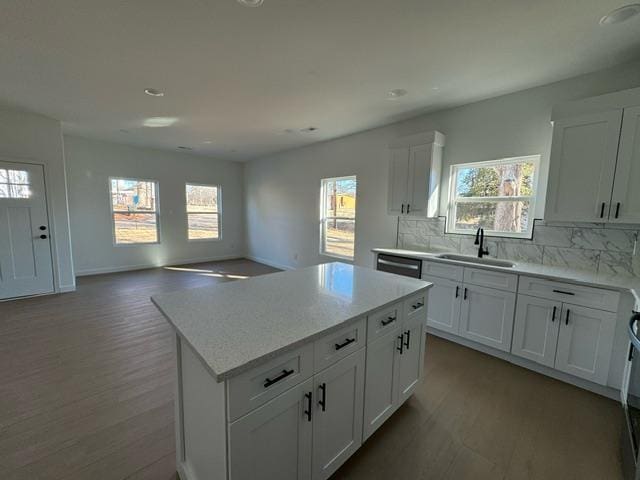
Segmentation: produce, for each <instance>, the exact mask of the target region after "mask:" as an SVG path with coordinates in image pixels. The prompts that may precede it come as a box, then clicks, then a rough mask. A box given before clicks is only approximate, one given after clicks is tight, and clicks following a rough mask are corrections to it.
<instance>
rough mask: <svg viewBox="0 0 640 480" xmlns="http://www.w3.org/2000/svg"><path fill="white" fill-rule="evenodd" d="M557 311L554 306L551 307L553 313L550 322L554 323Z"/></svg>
mask: <svg viewBox="0 0 640 480" xmlns="http://www.w3.org/2000/svg"><path fill="white" fill-rule="evenodd" d="M557 309H558V307H556V306H555V305H554V306H553V313H552V314H551V322H552V323H553V322H555V321H556V310H557Z"/></svg>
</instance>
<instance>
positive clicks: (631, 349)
mask: <svg viewBox="0 0 640 480" xmlns="http://www.w3.org/2000/svg"><path fill="white" fill-rule="evenodd" d="M631 360H633V345H629V354H628V355H627V361H629V362H630V361H631Z"/></svg>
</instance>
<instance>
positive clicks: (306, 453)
mask: <svg viewBox="0 0 640 480" xmlns="http://www.w3.org/2000/svg"><path fill="white" fill-rule="evenodd" d="M312 391H313V380H312V379H309V380H307V381H305V382H303V383H301V384H299V385H297V386H295V387H293V388H291V389H290V390H287V391H286V392H285V393H283V394H281V395H279V396H278V397H276V398H274V399H273V400H271V401H270V402H268V403H266V404H265V405H263V406H261V407H259V408H257V409H256V410H254V411H253V412H251V413H249V414H248V415H245V416H244V417H242V418H240V419H239V420H236V421H235V422H233V423H232V424H231V425H230V427H229V447H230V452H229V454H230V458H231V461H230V478H232V479H233V480H255V479H256V478H277V479H281V480H304V479H310V478H311V458H312V431H313V429H312V421H311V419H312V417H310V416H309V414H308V413H306V412H309V411H310V410H309V408H310V407H313V405H311V404H310V403H311V402H310V400H309V398H310V395H311V393H312ZM236 459H238V460H236Z"/></svg>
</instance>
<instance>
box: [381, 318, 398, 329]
mask: <svg viewBox="0 0 640 480" xmlns="http://www.w3.org/2000/svg"><path fill="white" fill-rule="evenodd" d="M397 318H398V317H396V316H393V317H387V319H386V320H380V323H381V324H382V326H383V327H386V326H387V325H389V324H390V323H393V322H395V321H396V319H397Z"/></svg>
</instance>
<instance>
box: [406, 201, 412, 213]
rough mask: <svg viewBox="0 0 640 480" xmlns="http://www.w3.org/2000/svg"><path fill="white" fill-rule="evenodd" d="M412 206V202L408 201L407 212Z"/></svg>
mask: <svg viewBox="0 0 640 480" xmlns="http://www.w3.org/2000/svg"><path fill="white" fill-rule="evenodd" d="M410 208H411V204H410V203H407V213H409V209H410Z"/></svg>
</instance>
